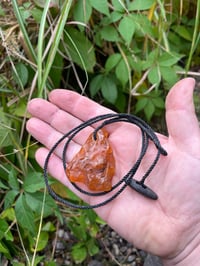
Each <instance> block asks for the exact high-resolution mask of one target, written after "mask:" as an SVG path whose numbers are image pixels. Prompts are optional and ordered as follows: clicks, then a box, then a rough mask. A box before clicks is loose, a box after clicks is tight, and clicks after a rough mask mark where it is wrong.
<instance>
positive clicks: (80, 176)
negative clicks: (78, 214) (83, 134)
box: [66, 130, 115, 191]
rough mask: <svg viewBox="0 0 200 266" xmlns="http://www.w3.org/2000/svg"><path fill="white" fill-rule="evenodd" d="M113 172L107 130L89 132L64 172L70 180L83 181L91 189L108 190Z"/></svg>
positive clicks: (111, 153) (113, 165) (113, 162)
mask: <svg viewBox="0 0 200 266" xmlns="http://www.w3.org/2000/svg"><path fill="white" fill-rule="evenodd" d="M114 173H115V159H114V156H113V151H112V148H111V146H110V144H109V141H108V132H107V131H105V130H98V132H97V138H96V140H94V138H93V134H91V135H90V136H89V137H88V139H87V140H86V142H85V144H84V145H83V146H82V148H81V149H80V151H79V152H78V153H77V154H76V155H75V156H74V158H73V159H72V161H71V162H70V163H69V164H68V166H67V169H66V174H67V176H68V178H69V180H70V181H71V182H81V183H84V184H85V185H86V186H87V187H88V188H89V189H90V190H92V191H109V190H111V188H112V178H113V176H114Z"/></svg>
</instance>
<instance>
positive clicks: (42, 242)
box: [32, 231, 49, 251]
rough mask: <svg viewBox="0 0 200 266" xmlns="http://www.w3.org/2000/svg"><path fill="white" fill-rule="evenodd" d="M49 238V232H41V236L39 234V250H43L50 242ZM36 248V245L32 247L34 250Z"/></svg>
mask: <svg viewBox="0 0 200 266" xmlns="http://www.w3.org/2000/svg"><path fill="white" fill-rule="evenodd" d="M48 240H49V234H48V233H47V232H43V231H42V232H40V236H39V241H38V245H37V249H36V250H37V251H41V250H43V249H44V248H45V247H46V246H47V243H48ZM34 250H35V247H32V251H34Z"/></svg>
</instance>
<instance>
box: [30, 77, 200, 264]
mask: <svg viewBox="0 0 200 266" xmlns="http://www.w3.org/2000/svg"><path fill="white" fill-rule="evenodd" d="M193 88H194V80H193V79H191V78H187V79H183V80H181V81H180V82H178V83H177V84H176V85H175V86H174V87H173V88H172V89H171V91H170V92H169V94H168V96H167V99H166V122H167V128H168V133H169V136H168V137H166V136H164V135H160V134H158V137H159V139H160V142H161V145H162V146H163V147H164V149H166V151H167V152H168V156H161V158H160V160H159V162H158V164H157V165H156V167H155V168H154V170H153V172H152V173H151V175H150V176H149V177H148V178H147V181H146V184H148V186H149V187H150V188H151V189H152V190H154V191H155V192H156V193H157V194H158V196H159V199H158V200H157V201H153V200H150V199H147V198H145V197H143V196H142V195H140V194H138V193H137V192H135V191H134V190H132V189H131V188H129V187H128V188H126V189H125V191H124V192H123V193H122V194H120V196H119V197H117V198H116V199H115V200H113V201H112V202H110V203H109V204H107V205H106V206H103V207H101V208H98V209H96V212H97V213H98V215H99V216H101V217H102V218H103V219H104V220H105V221H106V222H107V223H108V224H109V225H110V226H111V227H112V228H113V229H114V230H116V231H117V232H118V233H119V234H120V235H121V236H123V237H124V238H125V239H127V240H128V241H130V242H132V243H133V244H134V245H135V246H136V247H138V248H141V249H143V250H146V251H148V252H151V253H153V254H156V255H158V256H161V257H162V258H163V262H164V263H165V264H166V265H195V264H191V263H189V262H188V263H189V264H187V262H186V264H184V263H185V261H186V259H187V258H190V256H191V255H192V254H193V252H192V251H193V250H196V249H197V248H199V246H200V227H199V222H200V130H199V124H198V121H197V118H196V115H195V111H194V106H193V100H192V96H193ZM28 111H29V112H30V113H31V115H32V118H31V119H30V120H29V121H28V123H27V130H28V131H29V132H30V133H31V134H32V136H33V137H34V138H35V139H37V140H38V141H39V142H41V143H42V144H43V145H44V146H45V148H39V149H38V150H37V152H36V155H35V156H36V160H37V161H38V163H39V164H40V165H41V167H43V165H44V161H45V158H46V156H47V154H48V151H49V149H50V148H51V147H52V146H53V144H54V143H55V142H56V141H57V140H58V139H59V138H60V137H61V136H62V135H63V134H64V133H66V132H68V131H69V130H70V129H72V128H74V127H75V126H77V125H79V124H80V123H81V122H83V121H85V120H88V119H90V118H92V117H94V116H97V115H100V114H105V113H110V112H111V111H110V110H109V109H107V108H105V107H102V106H101V105H99V104H97V103H95V102H93V101H92V100H90V99H88V98H86V97H83V96H80V95H79V94H77V93H75V92H72V91H68V90H61V89H56V90H53V91H52V92H51V93H50V94H49V102H48V101H45V100H42V99H33V100H32V101H30V103H29V105H28ZM107 130H108V132H109V141H110V143H111V145H112V148H113V151H114V156H115V159H116V176H115V177H114V179H115V180H119V179H121V178H122V177H123V175H124V174H125V173H126V172H127V171H128V170H129V169H130V167H131V166H132V165H133V163H134V162H135V160H136V158H137V156H138V154H139V151H140V142H141V135H140V130H138V128H136V127H135V126H133V125H130V124H124V123H123V124H118V123H115V124H112V125H109V126H108V127H107ZM91 131H93V130H92V128H91V127H90V128H86V129H84V130H83V131H82V134H78V135H77V136H76V137H75V138H74V140H73V142H72V143H71V144H70V146H69V149H68V155H67V160H68V161H69V160H71V159H72V157H73V156H74V154H75V153H76V152H77V151H78V150H79V149H80V147H81V145H82V144H83V143H84V141H85V140H86V139H87V137H88V134H89V133H90V132H91ZM62 147H63V144H60V145H59V147H58V148H57V149H56V151H55V154H54V155H53V156H52V157H51V159H50V162H49V167H48V171H49V172H50V174H51V175H52V176H54V177H55V178H57V179H58V180H60V181H61V182H62V183H63V184H65V185H66V186H69V187H70V189H72V190H74V189H73V187H72V186H71V184H69V182H68V180H67V177H66V175H65V173H64V170H63V167H62V161H61V157H62ZM154 156H155V148H154V146H153V145H152V144H151V145H150V148H149V149H148V152H147V154H146V155H145V158H144V161H143V163H142V165H141V167H140V168H139V169H138V173H137V175H136V178H139V179H140V178H141V177H142V174H143V173H144V172H145V169H146V167H147V166H148V165H149V162H152V160H153V158H154ZM81 197H82V198H83V199H84V200H85V201H87V202H88V203H90V204H95V203H96V202H97V198H95V197H94V198H93V197H89V196H81ZM195 248H196V249H195ZM182 262H183V263H182ZM190 262H191V258H190ZM168 263H169V264H168ZM178 263H180V264H178ZM181 263H182V264H181Z"/></svg>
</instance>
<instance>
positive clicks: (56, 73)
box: [49, 52, 64, 88]
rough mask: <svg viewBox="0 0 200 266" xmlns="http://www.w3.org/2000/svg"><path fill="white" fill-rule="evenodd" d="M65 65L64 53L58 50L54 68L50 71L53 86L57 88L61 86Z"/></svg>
mask: <svg viewBox="0 0 200 266" xmlns="http://www.w3.org/2000/svg"><path fill="white" fill-rule="evenodd" d="M63 67H64V60H63V55H62V54H61V53H59V52H58V53H56V55H55V58H54V62H53V64H52V68H51V70H50V72H49V76H50V79H51V81H52V82H53V86H54V87H55V88H58V87H59V86H60V82H61V79H62V74H63Z"/></svg>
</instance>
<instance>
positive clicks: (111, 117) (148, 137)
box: [44, 113, 167, 209]
mask: <svg viewBox="0 0 200 266" xmlns="http://www.w3.org/2000/svg"><path fill="white" fill-rule="evenodd" d="M99 121H103V122H102V123H101V124H100V126H98V127H97V128H96V129H94V132H93V138H94V140H96V135H97V132H98V130H100V129H102V128H103V127H104V126H106V125H109V124H112V123H116V122H127V123H131V124H134V125H136V126H137V127H139V128H140V130H141V137H142V145H141V150H140V155H139V157H138V159H137V160H136V162H135V164H134V165H133V166H132V168H131V169H130V170H129V171H128V173H127V174H126V175H125V176H124V177H123V178H122V179H121V180H120V181H118V182H117V183H116V184H115V185H113V186H112V188H111V190H110V191H103V192H95V193H94V192H89V191H85V190H83V189H81V188H80V187H79V186H78V185H77V184H76V183H73V182H71V184H72V185H73V186H74V187H75V188H76V189H77V190H78V191H79V192H81V193H83V194H86V195H88V196H94V197H100V196H103V195H106V194H108V193H110V192H111V191H115V190H116V189H117V188H118V187H119V186H120V185H121V187H120V188H119V189H118V190H117V191H116V192H115V193H113V194H112V196H110V197H109V198H108V199H106V200H104V201H102V202H100V203H97V204H94V205H78V204H75V203H73V202H71V201H69V200H66V199H64V198H62V197H60V196H59V195H58V194H56V193H55V191H54V190H53V189H52V188H51V186H50V185H49V181H48V173H47V167H48V163H49V160H50V157H51V155H52V154H53V152H54V151H55V149H56V148H57V146H58V145H59V144H60V143H61V142H62V141H63V140H64V139H66V138H68V140H67V141H66V143H65V145H64V148H63V155H62V161H63V168H64V170H65V172H66V152H67V148H68V145H69V143H70V142H71V141H72V139H73V138H74V137H75V136H76V134H78V133H79V132H80V131H81V130H82V129H84V128H86V127H88V126H91V125H93V124H94V123H97V122H99ZM149 141H152V142H153V143H154V145H155V147H156V148H157V153H156V155H155V158H154V160H153V162H152V164H151V165H150V167H149V168H148V170H147V171H146V173H145V174H144V175H143V176H142V178H141V180H140V181H137V180H135V179H134V178H133V177H134V175H135V173H136V172H137V170H138V168H139V166H140V164H141V162H142V159H143V157H144V155H145V154H146V152H147V149H148V145H149ZM161 154H162V155H165V156H166V155H167V152H166V151H165V150H164V149H163V147H162V146H161V144H160V141H159V139H158V137H157V136H156V134H155V132H154V131H153V129H152V128H151V127H150V126H149V125H148V124H147V123H146V122H144V121H143V120H142V119H140V118H138V117H136V116H134V115H130V114H123V113H122V114H105V115H100V116H96V117H94V118H91V119H89V120H87V121H86V122H84V123H82V124H80V125H79V126H77V127H75V128H73V129H72V130H70V131H69V132H68V133H66V134H65V135H63V136H62V137H61V138H60V139H59V140H58V141H57V142H56V143H55V144H54V146H53V147H52V148H51V149H50V151H49V153H48V155H47V157H46V160H45V164H44V179H45V184H46V186H47V189H48V192H49V194H50V195H51V196H52V197H53V198H54V199H55V200H56V201H58V202H61V203H62V204H64V205H67V206H69V207H73V208H77V209H94V208H98V207H101V206H104V205H106V204H107V203H109V202H111V201H112V200H114V199H115V198H116V197H117V196H119V194H121V193H122V192H123V191H124V189H125V188H126V187H127V186H129V187H131V188H132V189H134V190H136V191H137V192H139V193H140V194H142V195H144V196H145V197H147V198H150V199H153V200H156V199H157V198H158V196H157V194H156V193H155V192H154V191H153V190H152V189H150V188H149V187H147V186H146V185H145V184H144V182H145V180H146V178H147V177H148V176H149V174H150V173H151V171H152V170H153V169H154V167H155V166H156V164H157V162H158V160H159V157H160V155H161ZM122 184H123V185H122Z"/></svg>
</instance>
